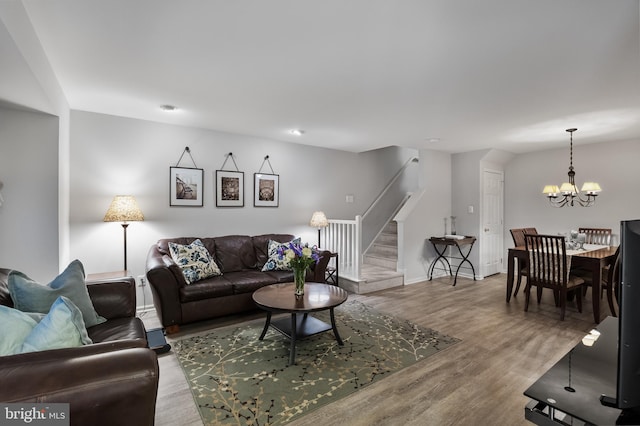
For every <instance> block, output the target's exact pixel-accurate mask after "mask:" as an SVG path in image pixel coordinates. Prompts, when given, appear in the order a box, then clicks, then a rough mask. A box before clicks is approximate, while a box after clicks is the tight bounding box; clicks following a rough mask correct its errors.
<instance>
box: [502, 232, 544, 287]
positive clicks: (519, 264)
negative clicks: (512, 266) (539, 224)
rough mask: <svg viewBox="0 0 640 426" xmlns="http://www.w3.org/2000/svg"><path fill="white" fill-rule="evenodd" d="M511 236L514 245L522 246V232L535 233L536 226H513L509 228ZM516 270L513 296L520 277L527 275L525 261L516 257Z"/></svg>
mask: <svg viewBox="0 0 640 426" xmlns="http://www.w3.org/2000/svg"><path fill="white" fill-rule="evenodd" d="M509 232H510V233H511V238H513V245H514V247H524V245H525V242H524V234H525V233H526V234H534V235H535V234H537V233H538V231H537V230H536V228H513V229H510V230H509ZM516 271H517V273H518V281H517V282H516V289H515V290H514V292H513V295H514V296H517V295H518V291H519V290H520V283H521V282H522V277H526V276H527V262H526V261H521V260H520V259H516Z"/></svg>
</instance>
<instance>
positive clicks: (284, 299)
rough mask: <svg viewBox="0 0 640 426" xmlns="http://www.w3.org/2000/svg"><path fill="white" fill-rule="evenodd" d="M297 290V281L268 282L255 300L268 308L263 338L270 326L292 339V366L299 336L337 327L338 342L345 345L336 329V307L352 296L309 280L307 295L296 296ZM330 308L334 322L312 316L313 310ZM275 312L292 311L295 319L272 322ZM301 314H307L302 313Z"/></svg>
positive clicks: (261, 337)
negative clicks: (271, 283) (328, 322)
mask: <svg viewBox="0 0 640 426" xmlns="http://www.w3.org/2000/svg"><path fill="white" fill-rule="evenodd" d="M294 291H295V284H294V283H283V284H273V285H268V286H266V287H262V288H260V289H258V290H256V291H255V292H254V293H253V301H254V302H255V303H256V305H258V307H260V308H261V309H264V310H265V311H267V321H266V322H265V324H264V329H263V330H262V334H261V335H260V340H262V339H264V336H265V334H267V330H268V329H269V326H271V327H273V328H274V329H276V330H278V331H279V332H280V333H282V334H284V335H285V336H286V337H288V338H289V339H291V349H290V350H289V365H293V364H295V360H296V340H298V339H302V338H304V337H308V336H313V335H314V334H318V333H323V332H325V331H329V330H333V334H334V336H335V337H336V340H337V341H338V344H339V345H341V346H342V345H343V344H344V343H343V342H342V339H341V338H340V334H339V333H338V329H337V328H336V319H335V316H334V314H333V309H334V308H335V307H336V306H338V305H341V304H342V303H344V302H345V301H346V300H347V297H348V293H347V292H346V291H344V290H343V289H341V288H340V287H338V286H335V285H329V284H320V283H305V286H304V295H303V296H296V295H295V294H294ZM326 309H329V313H330V316H331V325H329V324H327V323H326V322H324V321H321V320H319V319H317V318H314V317H312V316H309V315H308V314H309V313H310V312H318V311H324V310H326ZM273 313H290V314H291V319H289V318H286V317H285V318H279V319H276V320H273V321H271V315H272V314H273ZM298 314H303V315H300V316H298Z"/></svg>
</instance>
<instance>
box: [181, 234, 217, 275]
mask: <svg viewBox="0 0 640 426" xmlns="http://www.w3.org/2000/svg"><path fill="white" fill-rule="evenodd" d="M169 252H170V253H171V258H172V259H173V261H174V262H176V264H177V265H178V266H179V267H180V269H181V270H182V275H184V279H185V280H186V281H187V284H191V283H194V282H196V281H200V280H203V279H205V278H209V277H213V276H217V275H222V272H220V268H218V265H217V264H216V262H215V261H214V260H213V258H212V257H211V254H209V251H208V250H207V248H206V247H205V246H204V244H202V241H200V240H199V239H198V240H195V241H193V242H192V243H191V244H187V245H184V244H177V243H172V242H170V243H169Z"/></svg>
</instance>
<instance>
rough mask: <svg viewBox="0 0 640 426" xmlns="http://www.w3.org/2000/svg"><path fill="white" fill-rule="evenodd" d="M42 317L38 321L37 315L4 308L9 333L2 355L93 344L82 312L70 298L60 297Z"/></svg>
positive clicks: (0, 346) (0, 309)
mask: <svg viewBox="0 0 640 426" xmlns="http://www.w3.org/2000/svg"><path fill="white" fill-rule="evenodd" d="M38 315H39V316H40V318H39V320H36V319H34V315H33V314H30V313H26V312H22V311H19V310H17V309H13V308H9V307H6V306H0V323H2V325H3V328H4V329H5V333H3V338H2V342H0V355H2V356H4V355H13V354H17V353H26V352H37V351H44V350H49V349H61V348H71V347H76V346H82V345H87V344H91V343H93V342H92V341H91V339H90V338H89V336H88V334H87V329H86V328H85V325H84V321H83V319H82V312H80V310H79V309H78V307H77V306H75V305H74V304H73V302H71V301H70V300H69V299H68V298H66V297H64V296H60V297H58V298H57V299H56V300H55V302H53V305H51V309H50V310H49V312H48V313H47V314H46V315H45V314H38ZM38 315H36V317H37V316H38Z"/></svg>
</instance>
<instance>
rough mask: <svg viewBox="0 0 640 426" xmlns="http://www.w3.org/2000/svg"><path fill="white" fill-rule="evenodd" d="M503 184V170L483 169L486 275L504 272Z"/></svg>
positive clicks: (483, 270)
mask: <svg viewBox="0 0 640 426" xmlns="http://www.w3.org/2000/svg"><path fill="white" fill-rule="evenodd" d="M503 184H504V173H503V172H501V171H495V170H484V171H483V173H482V217H481V218H480V220H481V223H482V239H481V254H480V257H481V258H480V265H481V268H480V269H481V271H480V273H481V274H482V276H484V277H488V276H489V275H493V274H497V273H499V272H502V245H503V244H502V242H503V237H502V215H503Z"/></svg>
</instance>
